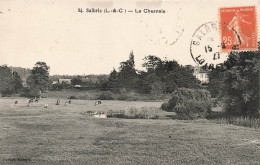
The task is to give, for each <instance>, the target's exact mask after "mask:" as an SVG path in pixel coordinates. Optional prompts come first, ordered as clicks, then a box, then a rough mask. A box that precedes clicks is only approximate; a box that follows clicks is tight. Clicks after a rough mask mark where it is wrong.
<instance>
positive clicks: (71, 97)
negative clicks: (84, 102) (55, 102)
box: [68, 96, 79, 99]
mask: <svg viewBox="0 0 260 165" xmlns="http://www.w3.org/2000/svg"><path fill="white" fill-rule="evenodd" d="M68 99H79V98H77V97H76V96H70V97H69V98H68Z"/></svg>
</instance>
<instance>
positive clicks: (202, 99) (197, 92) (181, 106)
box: [161, 88, 211, 120]
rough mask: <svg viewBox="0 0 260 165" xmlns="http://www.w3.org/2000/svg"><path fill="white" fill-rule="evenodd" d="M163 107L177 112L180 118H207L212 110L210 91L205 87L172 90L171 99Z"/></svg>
mask: <svg viewBox="0 0 260 165" xmlns="http://www.w3.org/2000/svg"><path fill="white" fill-rule="evenodd" d="M161 108H162V109H163V110H165V111H168V112H176V114H177V118H178V119H184V120H187V119H196V118H205V117H206V116H207V114H208V112H210V111H211V99H210V93H209V92H208V91H207V90H204V89H188V88H179V89H177V90H175V91H173V92H172V94H171V99H170V100H169V101H168V102H167V103H163V104H162V106H161Z"/></svg>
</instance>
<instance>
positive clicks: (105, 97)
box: [98, 91, 114, 100]
mask: <svg viewBox="0 0 260 165" xmlns="http://www.w3.org/2000/svg"><path fill="white" fill-rule="evenodd" d="M98 99H99V100H114V94H113V93H112V92H109V91H106V92H102V93H101V94H100V95H99V96H98Z"/></svg>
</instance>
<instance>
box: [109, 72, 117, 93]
mask: <svg viewBox="0 0 260 165" xmlns="http://www.w3.org/2000/svg"><path fill="white" fill-rule="evenodd" d="M107 89H109V90H111V91H112V92H114V93H118V92H119V89H118V73H117V71H116V70H115V68H114V69H113V71H112V72H111V73H110V74H109V77H108V82H107Z"/></svg>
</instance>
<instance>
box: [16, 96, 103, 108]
mask: <svg viewBox="0 0 260 165" xmlns="http://www.w3.org/2000/svg"><path fill="white" fill-rule="evenodd" d="M39 100H40V98H32V99H30V100H29V101H28V104H27V106H29V107H30V106H31V104H32V103H38V102H39ZM71 103H72V102H71V100H67V101H65V104H64V105H69V104H71ZM14 104H18V101H17V100H16V101H15V102H14ZM60 104H61V100H60V99H57V102H56V105H60ZM100 104H101V101H100V100H98V101H95V106H96V105H100ZM44 108H48V104H45V105H44Z"/></svg>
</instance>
